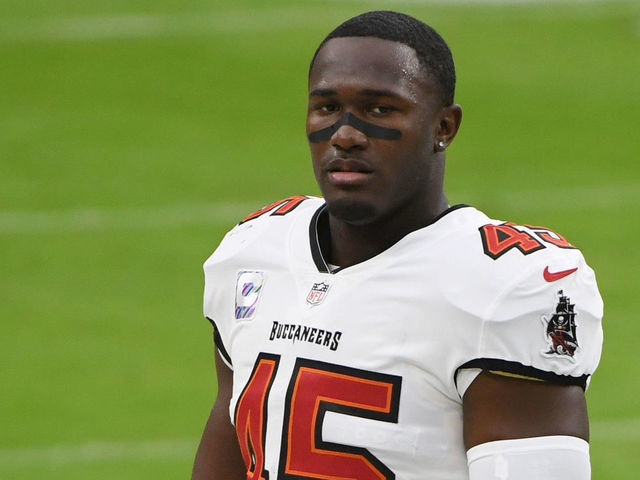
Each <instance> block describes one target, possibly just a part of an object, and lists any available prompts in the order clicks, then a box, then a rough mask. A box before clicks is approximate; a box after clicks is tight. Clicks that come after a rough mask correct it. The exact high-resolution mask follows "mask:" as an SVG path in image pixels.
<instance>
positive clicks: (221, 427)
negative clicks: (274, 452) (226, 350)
mask: <svg viewBox="0 0 640 480" xmlns="http://www.w3.org/2000/svg"><path fill="white" fill-rule="evenodd" d="M216 372H217V375H218V396H217V397H216V401H215V403H214V405H213V409H212V410H211V414H210V415H209V420H208V421H207V424H206V426H205V428H204V432H203V434H202V439H201V440H200V446H199V447H198V452H197V453H196V459H195V462H194V465H193V472H192V474H191V479H192V480H244V479H245V478H246V475H247V473H246V468H245V466H244V462H243V460H242V456H241V454H240V447H239V446H238V439H237V437H236V432H235V429H234V428H233V425H231V421H230V420H229V401H230V400H231V395H232V391H233V372H232V371H231V369H229V368H228V367H227V366H226V365H225V363H224V362H223V360H222V358H220V354H219V353H218V351H217V349H216Z"/></svg>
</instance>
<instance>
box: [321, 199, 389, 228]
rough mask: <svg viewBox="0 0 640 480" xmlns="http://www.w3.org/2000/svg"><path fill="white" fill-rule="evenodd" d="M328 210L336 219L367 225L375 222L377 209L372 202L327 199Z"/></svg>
mask: <svg viewBox="0 0 640 480" xmlns="http://www.w3.org/2000/svg"><path fill="white" fill-rule="evenodd" d="M325 201H326V202H327V210H329V213H330V214H331V216H333V217H334V218H337V219H339V220H342V221H344V222H347V223H353V224H359V225H362V224H366V223H370V222H372V221H374V220H375V218H376V217H377V209H376V208H375V206H374V205H373V204H372V203H370V202H364V201H362V200H356V199H353V198H337V199H333V200H329V199H325Z"/></svg>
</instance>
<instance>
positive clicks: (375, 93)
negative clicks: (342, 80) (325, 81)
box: [309, 88, 399, 98]
mask: <svg viewBox="0 0 640 480" xmlns="http://www.w3.org/2000/svg"><path fill="white" fill-rule="evenodd" d="M337 94H338V92H337V91H336V90H333V89H331V88H317V89H315V90H311V91H310V92H309V96H310V97H330V96H332V95H337ZM358 94H360V95H364V96H366V97H391V98H399V95H398V94H397V93H395V92H392V91H391V90H384V89H383V90H377V89H371V88H366V89H364V90H360V91H359V92H358Z"/></svg>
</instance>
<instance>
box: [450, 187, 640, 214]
mask: <svg viewBox="0 0 640 480" xmlns="http://www.w3.org/2000/svg"><path fill="white" fill-rule="evenodd" d="M468 196H471V197H474V196H476V195H474V194H473V193H470V194H469V195H468ZM458 198H462V199H464V196H462V197H458ZM482 198H483V199H485V200H486V201H487V202H492V203H493V202H497V203H499V204H502V205H505V206H509V207H517V208H522V209H527V210H528V209H531V210H535V209H544V208H556V209H558V210H560V211H580V210H587V209H590V210H591V209H608V208H616V207H625V208H636V207H637V206H638V205H640V184H627V185H599V186H568V187H567V188H562V189H559V188H557V187H554V188H546V189H545V188H541V189H534V190H522V191H513V192H500V191H497V192H495V194H491V195H484V196H483V197H482Z"/></svg>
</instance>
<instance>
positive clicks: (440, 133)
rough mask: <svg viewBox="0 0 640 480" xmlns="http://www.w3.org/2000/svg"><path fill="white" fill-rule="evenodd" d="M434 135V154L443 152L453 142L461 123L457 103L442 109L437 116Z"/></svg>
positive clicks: (460, 108) (460, 114)
mask: <svg viewBox="0 0 640 480" xmlns="http://www.w3.org/2000/svg"><path fill="white" fill-rule="evenodd" d="M436 120H437V123H436V131H435V135H434V142H435V143H434V146H433V150H434V151H435V152H442V151H444V150H445V149H446V148H447V147H448V146H449V145H450V144H451V142H453V139H454V138H455V136H456V133H458V129H459V128H460V124H461V123H462V107H461V106H460V105H458V104H457V103H454V104H453V105H449V106H448V107H444V108H443V109H442V110H440V112H439V113H438V116H437V119H436Z"/></svg>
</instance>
